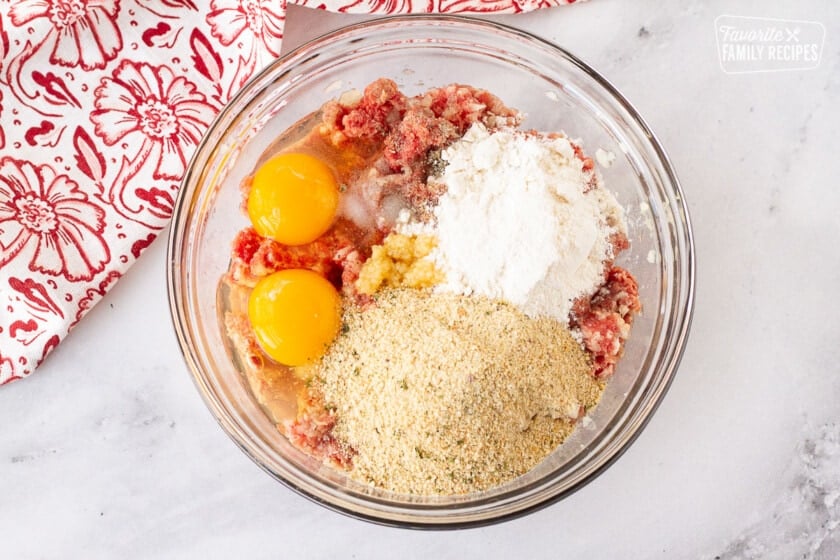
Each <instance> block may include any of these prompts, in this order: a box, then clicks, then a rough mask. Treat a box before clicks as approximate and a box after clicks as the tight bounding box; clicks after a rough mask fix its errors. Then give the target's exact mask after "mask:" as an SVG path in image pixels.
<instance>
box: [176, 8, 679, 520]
mask: <svg viewBox="0 0 840 560" xmlns="http://www.w3.org/2000/svg"><path fill="white" fill-rule="evenodd" d="M169 241H170V243H169V267H168V281H169V294H170V305H171V310H172V315H173V322H174V325H175V330H176V333H177V335H178V339H179V342H180V344H181V348H182V350H183V353H184V356H185V358H186V361H187V363H188V365H189V368H190V370H191V371H192V374H193V376H194V379H195V382H196V385H197V387H198V389H199V391H200V392H201V394H202V396H203V398H204V399H205V401H206V402H207V404H208V406H209V408H210V409H211V411H212V412H213V414H214V415H215V416H216V418H217V419H218V421H219V423H220V424H221V425H222V427H223V429H224V430H225V431H226V432H227V433H228V434H229V435H230V436H231V438H233V440H234V441H235V442H236V443H237V445H239V447H240V448H241V449H242V450H244V451H245V452H246V453H247V454H248V455H249V456H250V457H251V458H252V459H253V460H254V461H255V462H256V463H257V464H259V465H260V466H261V467H262V468H263V469H265V470H266V471H267V472H268V473H270V474H271V475H272V476H274V477H275V478H277V479H278V480H280V481H281V482H283V483H284V484H286V485H287V486H289V487H291V488H293V489H295V490H296V491H298V492H300V493H302V494H303V495H305V496H307V497H309V498H311V499H313V500H314V501H316V502H318V503H321V504H322V505H325V506H326V507H329V508H332V509H335V510H338V511H341V512H344V513H348V514H350V515H353V516H356V517H360V518H363V519H367V520H370V521H374V522H379V523H386V524H393V525H399V526H405V527H419V528H453V527H464V526H471V525H480V524H486V523H491V522H497V521H500V520H504V519H509V518H511V517H515V516H517V515H522V514H524V513H527V512H530V511H534V510H535V509H537V508H539V507H543V506H545V505H546V504H549V503H552V502H553V501H556V500H557V499H559V498H562V497H563V496H565V495H568V494H569V493H570V492H572V491H574V490H576V489H578V488H580V487H581V486H582V485H583V484H585V483H586V482H587V481H589V480H591V479H592V478H593V477H595V476H596V475H597V474H598V473H600V472H601V471H602V470H603V469H605V468H606V467H607V466H609V465H610V464H611V463H612V462H613V461H614V460H615V459H616V458H617V457H618V456H619V455H620V454H621V453H622V452H623V451H624V450H625V449H626V448H627V446H628V445H629V444H630V443H631V442H632V441H633V439H634V438H635V437H636V435H638V433H639V431H640V430H641V429H642V427H643V426H644V424H645V423H646V421H647V420H648V418H649V417H650V415H651V414H652V412H653V410H654V409H655V408H656V406H657V405H658V403H659V402H660V400H661V399H662V397H663V396H664V394H665V391H666V390H667V387H668V385H669V383H670V380H671V378H672V376H673V374H674V372H675V370H676V367H677V364H678V362H679V359H680V356H681V354H682V350H683V347H684V345H685V342H686V337H687V333H688V328H689V323H690V317H691V311H692V301H693V289H694V254H693V243H692V237H691V228H690V224H689V220H688V214H687V211H686V207H685V203H684V200H683V196H682V193H681V191H680V189H679V185H678V183H677V180H676V177H675V174H674V172H673V169H672V168H671V165H670V163H669V162H668V160H667V157H666V156H665V153H664V151H663V150H662V148H661V146H660V145H659V144H658V142H657V141H656V139H655V137H654V136H653V134H652V133H651V132H650V130H649V129H648V128H647V126H646V125H645V124H644V122H643V121H642V119H641V118H640V117H639V115H638V114H637V113H636V112H635V110H634V109H633V108H632V107H631V106H630V105H629V103H628V102H627V101H626V100H625V99H624V98H623V97H621V95H620V94H619V93H618V92H617V91H616V90H615V89H614V88H613V87H612V86H610V84H609V83H607V82H606V81H605V80H604V79H603V78H602V77H600V76H599V75H598V74H597V73H596V72H595V71H593V70H592V69H591V68H589V67H587V66H586V65H585V64H583V63H582V62H581V61H579V60H577V59H576V58H575V57H574V56H572V55H570V54H569V53H567V52H566V51H564V50H562V49H560V48H558V47H556V46H554V45H551V44H549V43H546V42H544V41H542V40H540V39H538V38H535V37H533V36H530V35H528V34H525V33H522V32H520V31H517V30H515V29H511V28H508V27H504V26H500V25H496V24H491V23H486V22H481V21H477V20H472V19H468V18H459V17H447V16H421V17H416V16H412V17H395V18H387V19H381V20H375V21H373V22H369V23H364V24H360V25H355V26H351V27H347V28H344V29H342V30H339V31H337V32H335V33H332V34H330V35H327V36H324V37H322V38H320V39H317V40H315V41H313V42H311V43H309V44H307V45H304V46H303V47H301V48H299V49H298V50H296V51H294V52H293V53H291V54H289V55H287V56H286V57H283V58H281V59H279V60H278V61H276V62H275V63H274V64H272V65H271V66H269V67H268V68H266V69H265V70H264V71H263V72H262V73H261V74H260V75H259V76H257V77H256V78H255V79H254V80H252V81H251V82H249V83H248V84H247V85H246V86H245V87H244V88H243V90H242V91H241V92H240V93H239V94H238V95H237V96H236V97H235V98H234V99H233V100H231V102H230V103H229V104H228V105H227V107H226V108H225V109H224V110H223V111H222V113H221V114H220V115H219V117H218V118H217V120H216V121H215V122H214V124H213V125H212V127H211V129H210V130H209V131H208V133H207V135H206V137H205V139H204V141H203V142H202V144H201V146H200V147H199V149H198V151H197V153H196V155H195V156H194V158H193V161H192V163H191V165H190V168H189V170H188V172H187V175H186V177H185V179H184V183H183V185H182V188H181V192H180V194H179V199H178V202H177V205H176V209H175V216H174V222H173V226H172V232H171V235H170V240H169Z"/></svg>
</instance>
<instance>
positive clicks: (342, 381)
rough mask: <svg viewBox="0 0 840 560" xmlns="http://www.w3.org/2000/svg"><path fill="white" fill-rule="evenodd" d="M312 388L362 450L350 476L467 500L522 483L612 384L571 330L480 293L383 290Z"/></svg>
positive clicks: (348, 321) (356, 317)
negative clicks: (597, 374)
mask: <svg viewBox="0 0 840 560" xmlns="http://www.w3.org/2000/svg"><path fill="white" fill-rule="evenodd" d="M343 321H344V324H345V328H344V329H343V334H342V335H341V336H339V338H338V339H337V340H336V342H335V343H334V344H333V346H332V348H331V349H330V351H329V352H328V353H327V354H326V356H325V357H324V358H323V363H322V366H321V368H320V372H319V374H318V378H317V379H316V380H315V381H314V383H313V389H315V390H320V391H321V392H323V396H324V400H325V403H326V406H327V407H328V408H330V409H333V408H334V409H335V416H336V418H337V419H338V422H337V424H336V427H335V432H334V433H335V435H336V436H337V437H338V439H339V440H342V441H344V442H345V443H346V444H347V445H349V446H351V447H352V448H354V449H355V450H356V452H357V455H356V456H355V457H354V458H353V468H352V469H351V471H350V476H351V477H353V478H355V479H357V480H359V481H362V482H365V483H370V484H374V485H376V486H380V487H382V488H385V489H387V490H392V491H395V492H404V493H412V494H425V495H429V494H459V493H467V492H473V491H480V490H484V489H487V488H490V487H492V486H495V485H498V484H501V483H503V482H506V481H508V480H510V479H512V478H514V477H516V476H519V475H521V474H524V473H525V472H527V471H528V470H530V469H531V468H533V467H534V466H536V465H537V463H539V462H540V461H542V460H543V459H544V458H545V457H546V456H547V455H548V454H550V453H551V452H552V451H553V450H554V449H556V447H557V446H558V445H559V444H560V443H561V442H562V441H563V440H564V439H565V438H566V437H567V436H568V435H569V434H570V433H571V432H572V430H573V428H574V421H575V420H576V419H577V418H579V417H580V416H581V414H582V413H583V412H584V411H585V410H588V409H590V408H591V407H593V406H595V404H596V403H597V402H598V399H599V398H600V395H601V393H602V392H603V389H604V385H603V383H602V382H600V381H598V380H597V379H595V378H594V377H593V376H592V375H591V369H592V368H591V364H590V363H589V361H588V357H587V355H586V353H585V352H584V351H583V349H582V348H581V347H580V345H579V344H578V343H577V342H575V340H574V339H573V338H572V336H571V335H570V333H569V331H568V329H567V328H566V327H564V326H563V325H561V324H560V323H559V322H557V321H555V320H553V319H549V318H538V319H534V318H530V317H528V316H526V315H525V314H524V313H522V312H521V311H519V310H518V309H516V308H515V307H514V306H513V305H510V304H507V303H504V302H501V301H496V300H491V299H488V298H485V297H478V296H466V297H465V296H459V295H453V294H445V293H436V292H433V291H429V290H416V289H386V290H383V291H380V292H379V293H378V294H377V297H376V303H375V305H373V306H371V307H368V308H367V309H365V310H364V311H362V310H361V309H359V308H355V307H351V308H349V309H347V310H346V311H345V313H344V317H343Z"/></svg>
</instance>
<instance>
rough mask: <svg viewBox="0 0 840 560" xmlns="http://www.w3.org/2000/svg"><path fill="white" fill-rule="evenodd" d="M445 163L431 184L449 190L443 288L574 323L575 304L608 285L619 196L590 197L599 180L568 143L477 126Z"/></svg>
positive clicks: (443, 226) (619, 222) (441, 253)
mask: <svg viewBox="0 0 840 560" xmlns="http://www.w3.org/2000/svg"><path fill="white" fill-rule="evenodd" d="M442 157H443V159H444V160H445V161H446V162H447V165H446V167H445V169H444V171H443V173H442V174H441V175H439V176H437V177H434V178H432V179H430V180H433V181H440V182H442V183H444V184H445V185H446V189H447V190H446V193H445V194H444V195H443V196H441V198H440V201H439V203H438V205H437V207H436V208H435V211H434V215H435V219H436V222H437V223H436V227H435V234H436V236H437V238H438V246H437V249H436V250H435V251H434V252H433V254H432V255H431V258H433V259H434V260H435V262H436V265H437V266H438V267H439V268H440V269H441V270H442V271H443V272H444V273H445V274H446V282H445V284H444V285H443V286H441V288H442V289H445V290H448V291H454V292H456V293H462V294H470V293H478V294H482V295H485V296H489V297H492V298H499V299H504V300H507V301H509V302H511V303H513V304H514V305H517V306H518V307H519V308H521V309H522V310H523V311H524V312H525V313H526V314H528V315H530V316H534V317H537V316H550V317H554V318H555V319H557V320H559V321H561V322H564V323H566V322H567V321H568V316H569V311H570V308H571V305H572V303H573V302H574V300H575V299H577V298H578V297H579V296H581V295H587V294H591V293H593V292H594V291H595V289H597V287H598V286H600V284H601V283H602V282H603V279H604V261H605V260H608V259H610V258H612V256H613V255H612V246H611V244H610V236H611V235H612V234H614V233H615V232H617V231H621V232H623V231H624V228H625V225H624V215H623V211H622V209H621V207H620V206H619V205H618V203H617V201H616V200H615V198H614V197H613V195H612V194H611V193H609V192H608V191H606V190H605V189H603V188H601V187H600V186H596V187H595V188H590V189H589V190H586V189H587V184H588V183H589V182H590V181H591V174H592V172H591V171H590V172H584V170H583V162H582V161H580V159H578V158H577V157H575V152H574V149H573V147H572V145H571V143H570V142H569V140H568V139H566V138H546V137H544V136H537V135H532V134H525V133H522V132H518V131H514V130H505V129H503V130H498V131H494V132H493V133H490V132H488V131H487V129H486V128H485V127H484V126H483V125H481V124H475V125H473V126H472V127H471V128H470V129H469V131H467V133H466V135H465V136H464V137H463V138H462V139H461V140H459V141H457V142H455V143H454V144H452V145H451V146H450V147H448V148H447V149H445V150H444V151H443V154H442ZM584 191H586V192H584Z"/></svg>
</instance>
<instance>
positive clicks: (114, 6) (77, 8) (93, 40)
mask: <svg viewBox="0 0 840 560" xmlns="http://www.w3.org/2000/svg"><path fill="white" fill-rule="evenodd" d="M119 6H120V0H20V1H19V2H15V3H13V4H12V7H11V8H10V9H9V15H10V16H11V19H12V23H14V24H15V25H17V26H23V25H25V24H27V23H29V22H31V21H33V20H35V19H38V18H46V19H48V20H49V22H50V23H51V24H52V29H51V30H50V31H49V33H48V34H47V36H46V38H45V39H44V41H43V44H44V45H49V44H51V45H52V53H51V54H50V62H52V63H53V64H60V65H61V66H81V67H82V68H83V69H84V70H93V69H94V68H104V67H105V65H106V64H107V63H108V61H110V60H113V59H114V57H116V56H117V53H118V52H119V51H120V49H121V48H122V36H121V35H120V30H119V28H118V27H117V24H116V18H117V12H118V11H119Z"/></svg>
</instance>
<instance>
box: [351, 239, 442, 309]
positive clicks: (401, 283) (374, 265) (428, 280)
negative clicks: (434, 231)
mask: <svg viewBox="0 0 840 560" xmlns="http://www.w3.org/2000/svg"><path fill="white" fill-rule="evenodd" d="M436 245H437V240H436V239H435V237H434V236H432V235H404V234H401V233H392V234H390V235H388V237H386V238H385V240H384V241H383V243H382V245H374V246H373V247H372V248H371V255H370V258H369V259H368V260H367V261H365V264H364V265H363V266H362V269H361V271H360V272H359V279H358V280H357V281H356V288H357V289H358V290H359V293H362V294H368V295H370V294H373V293H375V292H376V291H377V290H378V289H380V288H381V287H383V286H388V287H392V288H428V287H430V286H434V285H435V284H438V283H440V282H442V281H443V278H444V277H443V274H442V273H441V272H440V271H439V270H438V269H437V268H436V267H435V265H434V263H433V262H432V261H431V259H427V258H426V257H428V255H429V253H431V252H432V249H434V248H435V246H436Z"/></svg>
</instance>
